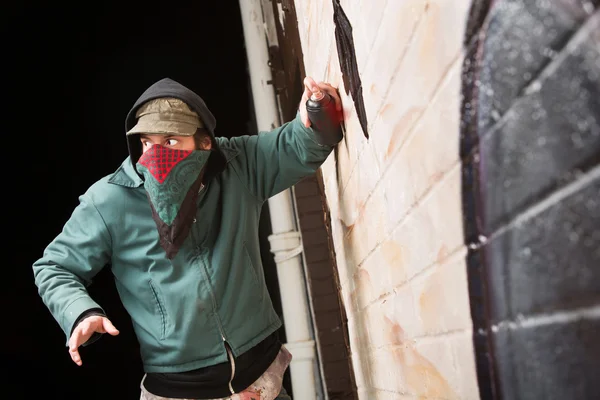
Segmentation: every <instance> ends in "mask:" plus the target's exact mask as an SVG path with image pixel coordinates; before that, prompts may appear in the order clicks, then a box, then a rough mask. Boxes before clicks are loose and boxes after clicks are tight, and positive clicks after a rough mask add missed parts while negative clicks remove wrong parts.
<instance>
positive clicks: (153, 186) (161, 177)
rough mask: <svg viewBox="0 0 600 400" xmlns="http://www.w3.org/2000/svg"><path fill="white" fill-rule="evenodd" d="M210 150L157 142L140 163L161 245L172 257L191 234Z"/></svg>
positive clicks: (142, 157)
mask: <svg viewBox="0 0 600 400" xmlns="http://www.w3.org/2000/svg"><path fill="white" fill-rule="evenodd" d="M210 154H211V152H210V151H207V150H174V149H170V148H168V147H164V146H160V145H154V146H152V147H151V148H150V149H149V150H147V151H146V152H145V153H144V154H142V156H141V157H140V159H139V160H138V162H137V164H136V168H137V170H138V172H139V173H140V174H142V175H143V176H144V187H145V188H146V193H147V195H148V200H149V201H150V206H151V208H152V217H153V218H154V221H155V222H156V226H157V228H158V233H159V237H160V245H161V246H162V247H163V249H165V251H166V253H167V257H168V258H169V259H172V258H173V257H175V255H176V254H177V251H178V250H179V247H180V246H181V244H182V243H183V241H184V240H185V238H186V237H187V235H188V233H189V231H190V228H191V225H192V222H193V220H194V217H195V216H196V200H197V198H198V192H199V190H200V188H201V186H202V176H203V169H204V166H205V165H206V162H207V161H208V158H209V157H210Z"/></svg>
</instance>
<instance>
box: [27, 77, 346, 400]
mask: <svg viewBox="0 0 600 400" xmlns="http://www.w3.org/2000/svg"><path fill="white" fill-rule="evenodd" d="M304 84H305V92H304V95H303V98H302V100H301V102H300V107H299V113H298V115H297V117H296V118H295V119H294V120H293V121H291V122H288V123H286V124H284V125H283V126H281V127H279V128H277V129H275V130H273V131H271V132H268V133H261V134H259V135H253V136H242V137H235V138H232V139H226V138H222V137H215V135H214V129H215V118H214V116H213V115H212V113H211V112H210V111H209V109H208V108H207V106H206V104H205V103H204V101H203V100H202V99H201V98H200V97H199V96H198V95H197V94H196V93H194V92H192V91H191V90H189V89H188V88H186V87H184V86H183V85H181V84H179V83H178V82H175V81H173V80H171V79H168V78H167V79H163V80H160V81H158V82H156V83H155V84H153V85H152V86H150V87H149V88H148V89H147V90H146V91H145V92H144V93H143V94H142V95H141V96H140V98H139V99H138V100H137V101H136V102H135V104H134V106H133V108H132V109H131V111H130V112H129V114H128V115H127V118H126V123H125V125H126V138H127V143H128V149H129V157H128V158H127V159H126V160H125V161H124V162H123V163H122V165H121V166H120V167H119V168H118V169H117V170H116V172H114V173H113V174H111V175H108V176H106V177H104V178H103V179H101V180H99V181H98V182H96V183H95V184H93V185H92V186H91V187H90V188H89V189H88V190H87V191H86V193H85V194H83V195H82V196H81V197H80V198H79V200H80V203H79V205H78V206H77V207H76V208H75V210H74V212H73V214H72V216H71V217H70V219H69V220H68V221H67V222H66V224H65V226H64V228H63V230H62V232H61V233H60V234H59V235H58V236H57V237H56V238H55V239H54V240H53V241H52V242H51V243H50V244H49V245H48V247H47V248H46V249H45V251H44V254H43V256H42V258H40V259H39V260H38V261H36V262H35V263H34V264H33V271H34V276H35V282H36V285H37V286H38V289H39V293H40V296H41V297H42V299H43V301H44V303H45V304H46V305H47V307H48V308H49V310H50V312H51V313H52V315H53V316H54V318H55V319H56V320H57V322H58V323H59V324H60V326H61V328H62V329H63V330H64V332H65V334H66V335H67V345H68V348H69V352H70V355H71V358H72V360H73V361H74V362H75V363H76V364H77V365H82V360H81V357H80V354H79V351H78V349H79V347H80V346H85V345H89V344H91V343H93V342H94V341H96V340H97V339H98V338H99V337H100V336H101V335H102V334H104V333H108V334H110V335H117V334H118V333H119V332H118V330H117V329H116V328H115V327H114V326H113V324H112V323H111V322H110V320H109V318H108V316H106V315H105V313H104V311H103V309H102V307H101V306H100V305H99V304H97V303H96V302H95V301H94V300H93V299H92V298H91V297H90V296H89V295H88V292H87V290H86V286H87V285H88V284H89V282H91V280H92V278H93V277H94V275H95V274H97V273H98V272H99V271H100V270H101V269H102V268H103V267H104V266H105V265H107V264H110V265H111V269H112V272H113V275H114V277H115V282H116V287H117V290H118V292H119V296H120V298H121V301H122V303H123V305H124V307H125V308H126V310H127V311H128V313H129V315H130V316H131V319H132V322H133V327H134V330H135V333H136V336H137V338H138V341H139V344H140V351H141V357H142V361H143V366H144V371H145V372H146V374H145V375H144V378H143V380H142V383H141V385H140V386H141V399H165V398H190V399H221V398H228V399H229V398H231V399H243V398H256V399H261V400H262V399H267V400H270V399H274V398H276V397H277V396H278V395H279V396H280V397H277V398H281V399H283V398H289V397H287V396H286V395H285V391H284V390H283V389H282V385H281V381H282V376H283V373H284V371H285V370H286V368H287V367H288V365H289V363H290V361H291V355H290V353H289V352H288V351H287V350H286V349H285V347H283V346H282V344H281V343H280V342H279V341H278V339H277V336H276V331H277V329H278V328H280V326H281V321H280V320H279V318H278V316H277V314H276V313H275V311H274V309H273V306H272V304H271V300H270V298H269V293H268V292H267V287H266V285H265V280H264V276H263V270H262V264H261V258H260V250H259V239H258V222H259V215H260V210H261V208H262V205H263V203H264V202H265V201H266V200H267V199H268V198H269V197H271V196H273V195H275V194H277V193H279V192H281V191H283V190H285V189H286V188H289V187H290V186H292V185H294V184H295V183H296V182H298V181H299V180H300V179H301V178H303V177H305V176H307V175H309V174H312V173H314V172H315V171H316V170H317V169H318V168H319V166H320V165H321V164H322V163H323V162H324V161H325V159H326V158H327V156H328V155H329V154H330V152H331V150H332V147H331V146H327V145H322V144H320V143H319V142H318V139H317V136H316V135H315V131H313V129H312V128H310V121H309V120H308V117H307V113H306V108H305V103H306V100H307V99H308V96H310V94H311V93H313V92H314V93H316V92H319V91H324V92H326V93H328V94H330V95H331V96H333V98H334V99H335V101H336V105H337V108H338V110H340V109H341V105H340V100H339V97H338V95H337V91H336V90H335V89H334V88H333V87H332V86H331V85H329V84H326V83H320V84H316V83H315V82H314V80H312V79H311V78H308V77H307V78H306V79H305V81H304ZM280 391H281V393H280ZM248 396H250V397H248Z"/></svg>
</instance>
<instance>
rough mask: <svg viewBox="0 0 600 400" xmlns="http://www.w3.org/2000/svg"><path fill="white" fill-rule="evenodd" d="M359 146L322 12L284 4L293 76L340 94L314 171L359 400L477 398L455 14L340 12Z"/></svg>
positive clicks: (454, 4) (420, 8)
mask: <svg viewBox="0 0 600 400" xmlns="http://www.w3.org/2000/svg"><path fill="white" fill-rule="evenodd" d="M341 3H342V7H343V8H344V10H345V12H346V14H347V15H348V17H349V19H350V21H351V23H352V26H353V29H354V42H355V46H356V53H357V58H358V65H359V71H360V73H361V79H362V83H363V92H364V99H365V106H366V111H367V114H368V121H369V131H370V139H369V140H367V139H366V138H365V137H364V136H363V133H362V131H361V128H360V125H359V122H358V119H357V117H356V112H355V109H354V104H353V100H352V99H351V98H350V97H349V96H348V95H346V93H345V89H344V87H343V82H342V80H341V74H340V67H339V62H338V54H337V50H336V45H335V37H334V25H333V17H332V16H333V6H332V3H331V0H295V5H296V12H297V15H298V28H299V31H300V37H301V42H302V47H303V52H304V56H305V59H304V62H305V66H306V71H307V75H309V76H312V77H313V78H315V79H317V80H324V81H328V82H330V83H332V84H334V85H336V86H339V87H340V92H341V95H342V97H343V102H344V106H345V116H346V126H347V133H346V138H345V141H344V142H343V143H341V144H340V145H339V149H338V150H339V151H338V152H337V156H336V155H332V156H330V158H329V159H328V160H327V162H326V163H325V164H324V166H323V167H322V170H323V175H324V180H325V187H326V196H327V202H328V204H329V207H330V211H331V221H332V232H333V239H334V245H335V250H336V254H337V265H338V269H339V275H340V280H341V285H342V292H343V298H344V305H345V308H346V312H347V315H348V318H349V334H350V338H351V351H352V358H353V364H354V369H355V375H356V380H357V385H358V389H359V395H360V398H361V399H368V400H373V399H403V398H406V399H409V398H410V399H414V398H415V396H417V397H419V398H447V399H456V398H460V399H475V398H478V397H479V396H478V390H477V377H476V371H475V361H474V352H473V345H472V339H471V334H472V323H471V318H470V311H469V299H468V290H467V273H466V263H465V255H466V249H465V246H464V243H463V231H462V212H461V194H460V160H459V148H458V146H459V107H460V80H461V66H462V65H461V64H462V57H463V49H462V42H463V36H464V27H465V24H466V20H467V15H468V10H469V6H470V1H469V0H429V1H427V0H369V1H358V0H345V1H342V2H341Z"/></svg>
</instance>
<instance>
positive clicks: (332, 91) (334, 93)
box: [318, 82, 342, 111]
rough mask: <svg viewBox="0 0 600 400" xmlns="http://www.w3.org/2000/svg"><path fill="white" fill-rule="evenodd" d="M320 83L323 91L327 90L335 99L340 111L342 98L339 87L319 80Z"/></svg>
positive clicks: (337, 108) (336, 106)
mask: <svg viewBox="0 0 600 400" xmlns="http://www.w3.org/2000/svg"><path fill="white" fill-rule="evenodd" d="M318 85H319V88H320V90H322V91H323V92H326V93H327V94H328V95H330V96H331V97H332V98H333V100H334V101H335V108H336V110H337V111H340V110H341V109H342V100H341V99H340V96H339V94H338V91H337V89H336V88H334V87H333V86H331V85H330V84H329V83H326V82H319V84H318Z"/></svg>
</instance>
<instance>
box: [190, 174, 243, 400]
mask: <svg viewBox="0 0 600 400" xmlns="http://www.w3.org/2000/svg"><path fill="white" fill-rule="evenodd" d="M203 189H204V185H202V186H201V188H200V192H202V190H203ZM194 223H196V218H194ZM191 233H192V240H193V241H194V243H195V244H196V245H197V246H198V242H197V240H196V235H195V234H194V228H193V227H192V229H191ZM202 270H203V272H204V276H205V278H206V280H207V281H208V271H206V265H204V263H202ZM209 292H210V297H211V299H212V303H213V312H214V316H215V320H216V321H217V326H218V327H219V333H220V334H221V340H223V346H225V351H226V352H227V360H228V361H229V363H230V364H231V376H230V377H229V382H228V386H229V391H230V392H231V394H235V390H233V378H234V377H235V358H234V356H233V351H232V350H231V346H230V345H229V343H228V342H227V338H226V337H225V330H224V329H223V324H222V323H221V318H220V317H219V314H217V300H216V299H215V294H214V293H213V291H212V288H210V285H209Z"/></svg>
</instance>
